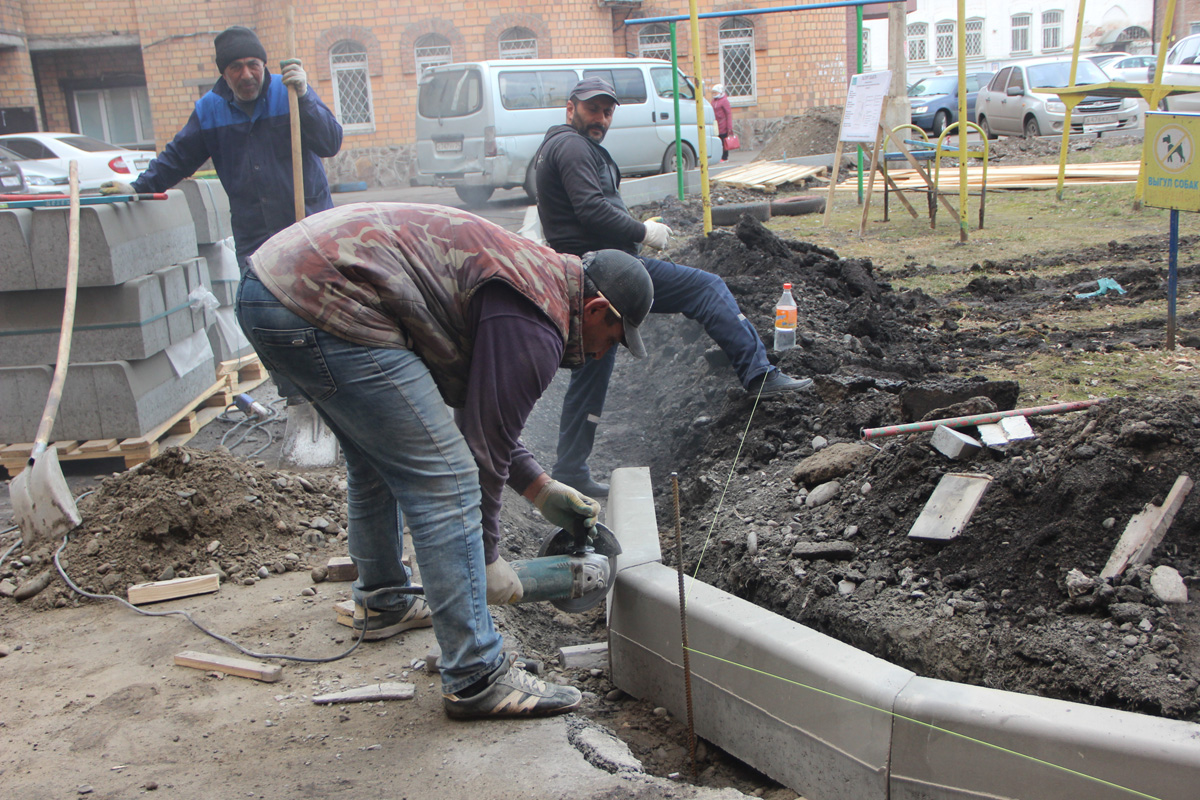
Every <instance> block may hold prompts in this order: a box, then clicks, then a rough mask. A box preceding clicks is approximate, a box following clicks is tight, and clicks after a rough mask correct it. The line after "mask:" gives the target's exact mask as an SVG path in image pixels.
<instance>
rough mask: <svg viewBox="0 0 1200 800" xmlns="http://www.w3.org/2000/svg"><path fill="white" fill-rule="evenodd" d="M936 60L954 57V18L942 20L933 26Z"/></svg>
mask: <svg viewBox="0 0 1200 800" xmlns="http://www.w3.org/2000/svg"><path fill="white" fill-rule="evenodd" d="M934 44H935V46H936V48H937V50H936V53H937V58H938V60H942V59H948V58H954V20H942V21H941V22H939V23H938V24H937V27H935V28H934Z"/></svg>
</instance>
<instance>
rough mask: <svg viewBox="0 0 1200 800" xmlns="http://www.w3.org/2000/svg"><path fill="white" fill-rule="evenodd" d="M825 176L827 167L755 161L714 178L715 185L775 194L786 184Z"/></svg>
mask: <svg viewBox="0 0 1200 800" xmlns="http://www.w3.org/2000/svg"><path fill="white" fill-rule="evenodd" d="M824 174H825V167H805V166H801V165H798V164H783V163H780V162H777V161H754V162H751V163H749V164H747V165H746V166H744V167H734V168H733V169H730V170H726V171H724V172H722V173H721V174H720V175H717V176H716V177H715V178H713V183H723V184H725V185H727V186H736V187H738V188H740V189H759V190H761V191H764V192H774V191H775V189H776V188H778V187H780V186H782V185H783V184H785V183H800V182H801V181H804V180H807V179H808V178H815V177H817V176H818V175H824Z"/></svg>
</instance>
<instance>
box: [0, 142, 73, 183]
mask: <svg viewBox="0 0 1200 800" xmlns="http://www.w3.org/2000/svg"><path fill="white" fill-rule="evenodd" d="M0 159H4V160H8V161H13V162H16V165H17V166H18V167H20V168H21V174H23V175H24V176H25V191H26V192H28V193H29V194H65V193H67V192H68V191H70V183H71V181H70V175H69V174H68V172H67V171H66V170H65V169H59V168H58V167H56V166H54V165H53V164H49V163H46V162H44V161H32V160H30V159H28V158H26V157H25V156H23V155H21V154H20V153H18V152H16V151H15V150H9V149H8V148H7V147H0Z"/></svg>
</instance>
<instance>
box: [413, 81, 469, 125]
mask: <svg viewBox="0 0 1200 800" xmlns="http://www.w3.org/2000/svg"><path fill="white" fill-rule="evenodd" d="M481 108H483V81H482V80H481V79H480V77H479V70H476V69H448V70H444V71H439V72H427V73H425V75H424V76H423V77H422V78H421V90H420V92H419V93H418V95H417V113H418V114H420V115H421V116H422V117H426V118H428V119H441V118H443V117H465V116H467V115H468V114H474V113H475V112H476V111H478V110H479V109H481Z"/></svg>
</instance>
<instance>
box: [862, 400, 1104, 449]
mask: <svg viewBox="0 0 1200 800" xmlns="http://www.w3.org/2000/svg"><path fill="white" fill-rule="evenodd" d="M1105 400H1107V398H1104V397H1101V398H1097V399H1095V400H1076V401H1075V402H1073V403H1055V404H1054V405H1049V406H1034V407H1032V408H1014V409H1012V410H1011V411H992V412H990V413H988V414H972V415H971V416H967V417H950V418H949V419H931V420H927V421H925V422H909V423H907V424H905V425H889V426H888V427H886V428H863V429H862V438H864V439H880V438H882V437H884V436H897V435H899V434H902V433H921V432H923V431H931V430H933V429H934V428H936V427H937V426H939V425H945V426H946V427H947V428H969V427H970V426H972V425H986V424H988V423H989V422H999V421H1000V420H1002V419H1004V418H1005V417H1037V416H1041V415H1043V414H1062V413H1065V412H1067V411H1080V410H1082V409H1085V408H1090V407H1091V406H1094V405H1097V404H1099V403H1103V402H1104V401H1105Z"/></svg>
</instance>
